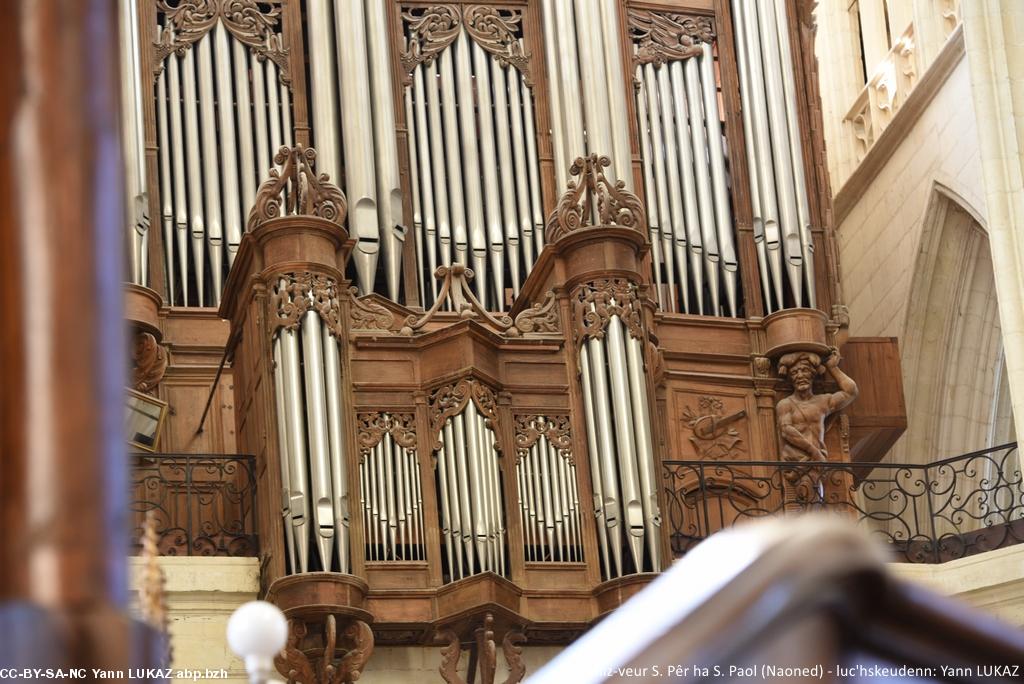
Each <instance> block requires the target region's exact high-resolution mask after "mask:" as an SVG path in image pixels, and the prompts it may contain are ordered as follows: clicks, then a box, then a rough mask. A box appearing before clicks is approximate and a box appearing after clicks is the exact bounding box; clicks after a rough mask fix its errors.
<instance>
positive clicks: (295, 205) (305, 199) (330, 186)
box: [246, 145, 348, 232]
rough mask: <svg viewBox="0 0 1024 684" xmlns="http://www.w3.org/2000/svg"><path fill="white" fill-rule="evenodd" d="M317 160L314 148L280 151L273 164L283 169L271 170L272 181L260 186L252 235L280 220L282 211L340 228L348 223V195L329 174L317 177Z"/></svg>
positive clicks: (251, 216) (252, 214)
mask: <svg viewBox="0 0 1024 684" xmlns="http://www.w3.org/2000/svg"><path fill="white" fill-rule="evenodd" d="M315 160H316V150H315V149H313V148H312V147H303V146H302V145H295V146H294V147H282V148H281V149H279V150H278V151H277V154H275V155H274V164H276V165H277V166H280V167H281V169H280V170H278V169H276V168H275V169H271V170H270V177H269V178H267V180H265V181H263V183H261V184H260V187H259V190H257V191H256V200H255V202H254V203H253V207H252V209H251V210H250V211H249V219H248V221H247V222H246V230H248V231H250V232H252V231H253V230H255V229H256V228H258V227H259V226H261V225H262V224H263V223H265V222H266V221H269V220H270V219H274V218H277V217H279V216H281V215H282V208H283V213H284V214H300V215H303V216H319V217H320V218H322V219H326V220H328V221H331V222H333V223H337V224H338V225H339V226H340V225H342V224H344V223H345V214H346V213H347V211H348V202H347V201H346V200H345V195H344V193H342V191H341V190H340V189H339V188H338V186H337V185H335V184H334V183H332V182H331V180H330V176H328V175H327V174H326V173H321V174H320V175H319V176H317V175H316V172H314V171H313V163H314V161H315ZM286 189H287V193H285V190H286ZM282 205H283V207H282Z"/></svg>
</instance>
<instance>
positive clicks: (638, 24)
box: [628, 9, 715, 66]
mask: <svg viewBox="0 0 1024 684" xmlns="http://www.w3.org/2000/svg"><path fill="white" fill-rule="evenodd" d="M628 22H629V36H630V38H632V40H633V42H634V43H636V44H637V50H636V54H635V55H634V57H633V60H634V62H635V63H637V64H655V65H659V66H660V65H662V64H664V63H665V62H671V61H674V60H681V59H688V58H690V57H699V56H700V54H701V48H700V44H701V43H711V42H713V41H714V40H715V28H714V23H713V21H712V18H711V17H708V16H704V15H699V14H683V13H679V12H655V11H652V10H641V9H630V10H629V14H628Z"/></svg>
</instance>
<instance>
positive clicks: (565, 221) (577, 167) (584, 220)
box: [544, 154, 647, 243]
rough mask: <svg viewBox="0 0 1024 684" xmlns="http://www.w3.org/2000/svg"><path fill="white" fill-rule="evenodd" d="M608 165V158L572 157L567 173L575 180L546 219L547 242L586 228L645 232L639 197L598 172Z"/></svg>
mask: <svg viewBox="0 0 1024 684" xmlns="http://www.w3.org/2000/svg"><path fill="white" fill-rule="evenodd" d="M611 163H612V162H611V160H610V159H609V158H608V157H598V156H597V155H596V154H592V155H590V156H589V157H586V158H584V157H576V161H574V162H573V163H572V166H570V167H569V174H570V175H571V176H579V178H577V179H570V180H569V183H568V189H567V190H566V191H565V192H564V193H563V194H562V196H561V198H559V200H558V204H557V205H556V206H555V210H554V211H553V212H552V213H551V216H549V217H548V222H547V226H546V228H545V229H544V235H545V236H546V238H547V241H548V242H549V243H550V242H555V241H556V240H558V239H559V238H561V237H563V236H565V235H568V234H569V233H572V232H574V231H577V230H580V229H581V228H585V227H587V226H624V227H626V228H634V229H636V230H645V228H644V227H645V226H646V225H647V213H646V212H645V211H644V206H643V204H642V203H641V202H640V198H639V197H637V196H636V195H634V194H633V193H631V192H630V191H629V190H626V183H625V181H622V180H619V181H616V182H615V184H614V185H613V184H612V182H611V181H609V180H608V178H607V177H606V176H605V175H604V171H603V170H602V169H604V168H606V167H608V166H611ZM595 202H596V212H597V213H596V215H594V211H595V208H594V206H595Z"/></svg>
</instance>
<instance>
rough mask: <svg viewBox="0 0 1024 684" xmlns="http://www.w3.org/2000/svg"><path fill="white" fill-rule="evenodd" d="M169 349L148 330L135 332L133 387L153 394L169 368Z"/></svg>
mask: <svg viewBox="0 0 1024 684" xmlns="http://www.w3.org/2000/svg"><path fill="white" fill-rule="evenodd" d="M167 363H168V358H167V350H166V349H164V348H163V347H162V346H160V343H159V342H157V341H156V338H155V337H153V335H151V334H150V333H148V332H142V331H139V332H137V333H135V344H134V345H133V348H132V366H133V367H132V387H133V388H134V389H135V390H137V391H139V392H145V393H147V394H152V393H153V392H154V391H155V390H156V387H157V385H159V384H160V381H161V380H163V378H164V372H165V371H166V370H167Z"/></svg>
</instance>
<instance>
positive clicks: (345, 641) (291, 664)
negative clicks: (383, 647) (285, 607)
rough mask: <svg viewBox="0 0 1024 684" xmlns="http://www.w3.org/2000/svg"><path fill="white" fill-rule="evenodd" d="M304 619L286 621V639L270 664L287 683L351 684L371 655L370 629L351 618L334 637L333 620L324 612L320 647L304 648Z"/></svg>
mask: <svg viewBox="0 0 1024 684" xmlns="http://www.w3.org/2000/svg"><path fill="white" fill-rule="evenodd" d="M308 631H309V629H308V626H307V625H306V623H305V621H303V620H298V619H292V620H289V621H288V641H287V643H286V644H285V647H284V649H282V651H281V653H280V654H279V655H278V656H277V657H276V658H274V666H275V667H276V668H277V671H278V672H280V673H281V675H282V676H283V677H285V678H286V679H287V680H288V684H292V683H293V682H299V683H301V684H352V682H355V681H357V680H358V679H359V678H360V677H361V676H362V674H363V668H364V667H366V662H367V661H368V660H369V659H370V656H371V655H373V630H372V629H370V626H369V625H367V624H366V623H365V622H363V621H362V620H352V621H351V622H349V624H348V626H346V627H345V629H344V631H342V633H341V638H340V640H339V638H338V626H337V620H336V618H335V617H334V615H328V616H327V619H326V620H325V622H324V635H323V641H322V642H321V643H322V647H320V648H312V649H311V648H306V644H304V643H303V642H304V641H305V640H306V636H307V634H308Z"/></svg>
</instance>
